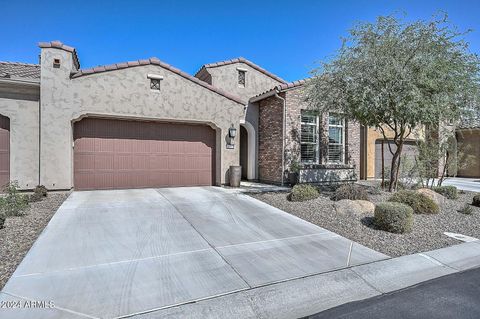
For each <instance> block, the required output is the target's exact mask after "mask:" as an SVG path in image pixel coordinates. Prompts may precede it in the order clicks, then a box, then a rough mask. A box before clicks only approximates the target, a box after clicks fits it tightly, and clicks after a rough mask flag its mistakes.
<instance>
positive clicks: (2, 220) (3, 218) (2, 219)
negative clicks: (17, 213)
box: [0, 212, 7, 229]
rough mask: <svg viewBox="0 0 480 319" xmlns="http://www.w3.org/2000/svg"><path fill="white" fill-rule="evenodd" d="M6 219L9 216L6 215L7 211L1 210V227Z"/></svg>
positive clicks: (0, 227)
mask: <svg viewBox="0 0 480 319" xmlns="http://www.w3.org/2000/svg"><path fill="white" fill-rule="evenodd" d="M5 219H7V216H5V213H4V212H0V229H2V228H3V225H4V224H5Z"/></svg>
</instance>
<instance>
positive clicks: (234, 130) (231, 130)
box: [228, 124, 237, 138]
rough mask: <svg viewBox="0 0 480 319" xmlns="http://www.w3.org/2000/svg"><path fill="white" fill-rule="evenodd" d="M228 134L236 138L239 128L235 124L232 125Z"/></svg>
mask: <svg viewBox="0 0 480 319" xmlns="http://www.w3.org/2000/svg"><path fill="white" fill-rule="evenodd" d="M228 136H230V138H235V136H237V129H236V128H235V127H233V124H232V127H231V128H229V129H228Z"/></svg>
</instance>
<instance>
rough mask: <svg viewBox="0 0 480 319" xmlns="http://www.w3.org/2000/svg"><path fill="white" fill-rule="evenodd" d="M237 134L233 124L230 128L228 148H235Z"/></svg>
mask: <svg viewBox="0 0 480 319" xmlns="http://www.w3.org/2000/svg"><path fill="white" fill-rule="evenodd" d="M235 136H237V129H236V128H235V126H233V124H232V127H230V128H229V129H228V139H227V148H228V149H234V148H235V142H234V139H235Z"/></svg>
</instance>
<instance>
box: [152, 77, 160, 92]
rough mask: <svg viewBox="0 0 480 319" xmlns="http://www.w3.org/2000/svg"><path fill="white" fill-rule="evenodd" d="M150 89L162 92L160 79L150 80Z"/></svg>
mask: <svg viewBox="0 0 480 319" xmlns="http://www.w3.org/2000/svg"><path fill="white" fill-rule="evenodd" d="M150 88H151V89H152V90H158V91H160V79H150Z"/></svg>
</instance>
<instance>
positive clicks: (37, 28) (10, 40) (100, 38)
mask: <svg viewBox="0 0 480 319" xmlns="http://www.w3.org/2000/svg"><path fill="white" fill-rule="evenodd" d="M439 11H445V12H447V13H448V15H449V18H450V20H451V22H452V23H453V24H455V25H456V26H458V27H459V29H460V30H467V29H473V31H472V32H471V33H470V34H468V35H467V36H466V40H467V41H468V42H470V45H471V46H470V50H471V51H472V52H475V53H477V54H480V0H455V1H454V0H417V1H400V0H398V1H395V0H389V1H388V0H376V1H375V0H371V1H362V0H336V1H330V0H328V1H327V0H325V1H311V0H296V1H294V0H288V1H284V0H277V1H270V0H267V1H263V0H256V1H251V0H237V1H229V0H224V1H217V0H212V1H208V0H199V1H189V0H184V1H170V0H168V1H167V0H157V1H142V0H139V1H134V0H131V1H123V0H117V1H111V2H110V1H101V0H97V1H90V0H83V1H77V0H70V1H55V0H51V1H22V0H15V1H13V0H0V12H2V13H3V14H2V27H1V28H0V61H17V62H26V63H38V55H39V48H38V46H37V44H38V42H41V41H51V40H60V41H62V42H63V43H65V44H67V45H70V46H73V47H75V48H76V50H77V53H78V56H79V59H80V64H81V67H82V68H88V67H93V66H97V65H106V64H111V63H118V62H125V61H131V60H138V59H145V58H149V57H158V58H159V59H160V60H162V61H164V62H166V63H169V64H171V65H173V66H175V67H177V68H179V69H182V70H183V71H185V72H187V73H190V74H194V73H195V72H196V71H197V70H198V69H199V68H200V67H201V66H202V65H203V64H206V63H212V62H216V61H222V60H228V59H232V58H236V57H240V56H242V57H244V58H246V59H249V60H250V61H252V62H254V63H256V64H258V65H260V66H261V67H263V68H265V69H267V70H269V71H270V72H272V73H274V74H276V75H278V76H280V77H282V78H284V79H285V80H287V81H294V80H298V79H302V78H305V77H308V76H309V72H310V70H312V69H313V68H315V66H316V65H317V63H318V61H320V60H325V59H327V58H329V57H331V56H332V55H334V54H335V52H336V50H338V49H339V47H340V45H341V37H342V36H346V35H347V32H348V30H349V29H350V28H352V27H353V26H354V24H355V23H357V22H361V21H374V20H375V18H376V17H377V16H380V15H389V14H392V13H405V14H406V19H407V20H417V19H424V20H428V19H430V18H431V17H432V15H434V14H435V13H437V12H439Z"/></svg>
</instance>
